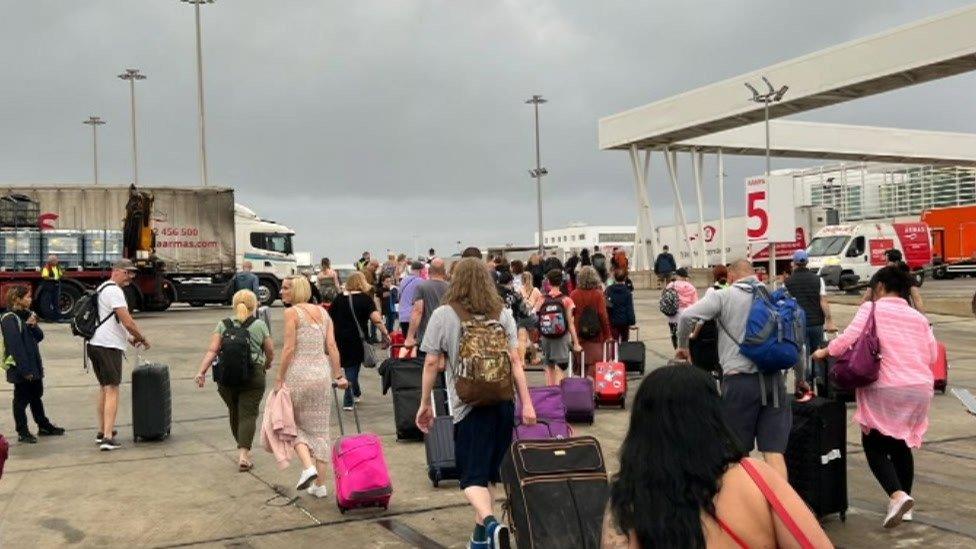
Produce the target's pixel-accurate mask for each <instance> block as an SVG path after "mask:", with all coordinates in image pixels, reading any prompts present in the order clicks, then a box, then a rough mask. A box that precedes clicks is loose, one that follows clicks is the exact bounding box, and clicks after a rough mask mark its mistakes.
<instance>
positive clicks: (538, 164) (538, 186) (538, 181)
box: [525, 95, 549, 255]
mask: <svg viewBox="0 0 976 549" xmlns="http://www.w3.org/2000/svg"><path fill="white" fill-rule="evenodd" d="M545 102H546V100H545V99H543V98H542V96H541V95H533V96H532V97H531V98H529V99H526V100H525V103H526V104H530V105H532V107H533V109H534V110H535V169H532V170H529V175H530V176H532V177H534V178H535V198H536V208H537V213H538V216H539V254H540V255H544V254H545V246H544V245H543V241H542V177H543V176H545V175H548V174H549V170H547V169H545V168H543V167H542V154H541V153H540V150H539V105H541V104H543V103H545Z"/></svg>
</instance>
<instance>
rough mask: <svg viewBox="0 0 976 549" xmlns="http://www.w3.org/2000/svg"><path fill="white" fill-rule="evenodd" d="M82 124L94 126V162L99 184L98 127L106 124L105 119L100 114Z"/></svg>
mask: <svg viewBox="0 0 976 549" xmlns="http://www.w3.org/2000/svg"><path fill="white" fill-rule="evenodd" d="M82 124H88V125H89V126H91V128H92V163H93V164H94V166H95V184H96V185H98V127H99V126H101V125H103V124H105V121H104V120H102V117H100V116H89V117H88V120H85V121H84V122H82Z"/></svg>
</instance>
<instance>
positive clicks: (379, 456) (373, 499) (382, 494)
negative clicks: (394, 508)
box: [332, 384, 393, 513]
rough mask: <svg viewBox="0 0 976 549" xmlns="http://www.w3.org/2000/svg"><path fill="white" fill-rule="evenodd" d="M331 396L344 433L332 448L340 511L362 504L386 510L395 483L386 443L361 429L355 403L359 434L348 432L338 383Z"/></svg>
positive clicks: (340, 428) (337, 501) (362, 505)
mask: <svg viewBox="0 0 976 549" xmlns="http://www.w3.org/2000/svg"><path fill="white" fill-rule="evenodd" d="M332 395H333V397H335V406H336V414H337V416H338V418H339V432H340V433H341V434H342V436H340V437H339V439H338V440H336V442H335V444H334V445H333V447H332V473H333V475H335V490H336V504H337V505H338V506H339V512H341V513H345V512H346V511H348V510H349V509H359V508H362V507H382V508H383V509H387V508H389V506H390V498H391V497H392V496H393V484H392V482H391V481H390V469H389V468H388V467H387V466H386V457H385V456H384V455H383V443H382V442H381V441H380V438H379V437H378V436H376V435H374V434H372V433H363V432H362V428H361V427H360V426H359V411H357V410H356V407H355V405H353V416H354V417H355V418H356V432H357V434H355V435H346V433H345V431H344V430H343V427H342V411H341V410H340V409H339V394H338V392H337V391H336V386H335V384H333V385H332Z"/></svg>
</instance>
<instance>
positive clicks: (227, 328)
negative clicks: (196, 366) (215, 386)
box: [213, 317, 257, 387]
mask: <svg viewBox="0 0 976 549" xmlns="http://www.w3.org/2000/svg"><path fill="white" fill-rule="evenodd" d="M255 320H257V319H255V318H254V317H251V318H248V319H247V320H245V321H244V322H243V323H241V325H240V326H238V325H236V324H234V321H232V320H231V319H229V318H225V319H224V333H223V335H222V336H220V352H219V353H217V361H216V362H215V363H214V366H213V376H214V381H216V382H217V383H219V384H220V385H226V386H228V387H237V386H240V385H244V384H245V383H247V382H248V380H250V379H251V374H252V373H253V371H254V365H253V363H252V360H251V332H249V331H248V328H249V327H250V326H251V324H254V321H255Z"/></svg>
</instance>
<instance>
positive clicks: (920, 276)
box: [915, 271, 925, 288]
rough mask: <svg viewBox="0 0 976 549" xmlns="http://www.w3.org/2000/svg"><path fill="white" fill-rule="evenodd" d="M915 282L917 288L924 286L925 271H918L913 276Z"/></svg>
mask: <svg viewBox="0 0 976 549" xmlns="http://www.w3.org/2000/svg"><path fill="white" fill-rule="evenodd" d="M915 282H917V283H918V287H919V288H921V287H922V284H925V271H920V272H918V273H916V274H915Z"/></svg>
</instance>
